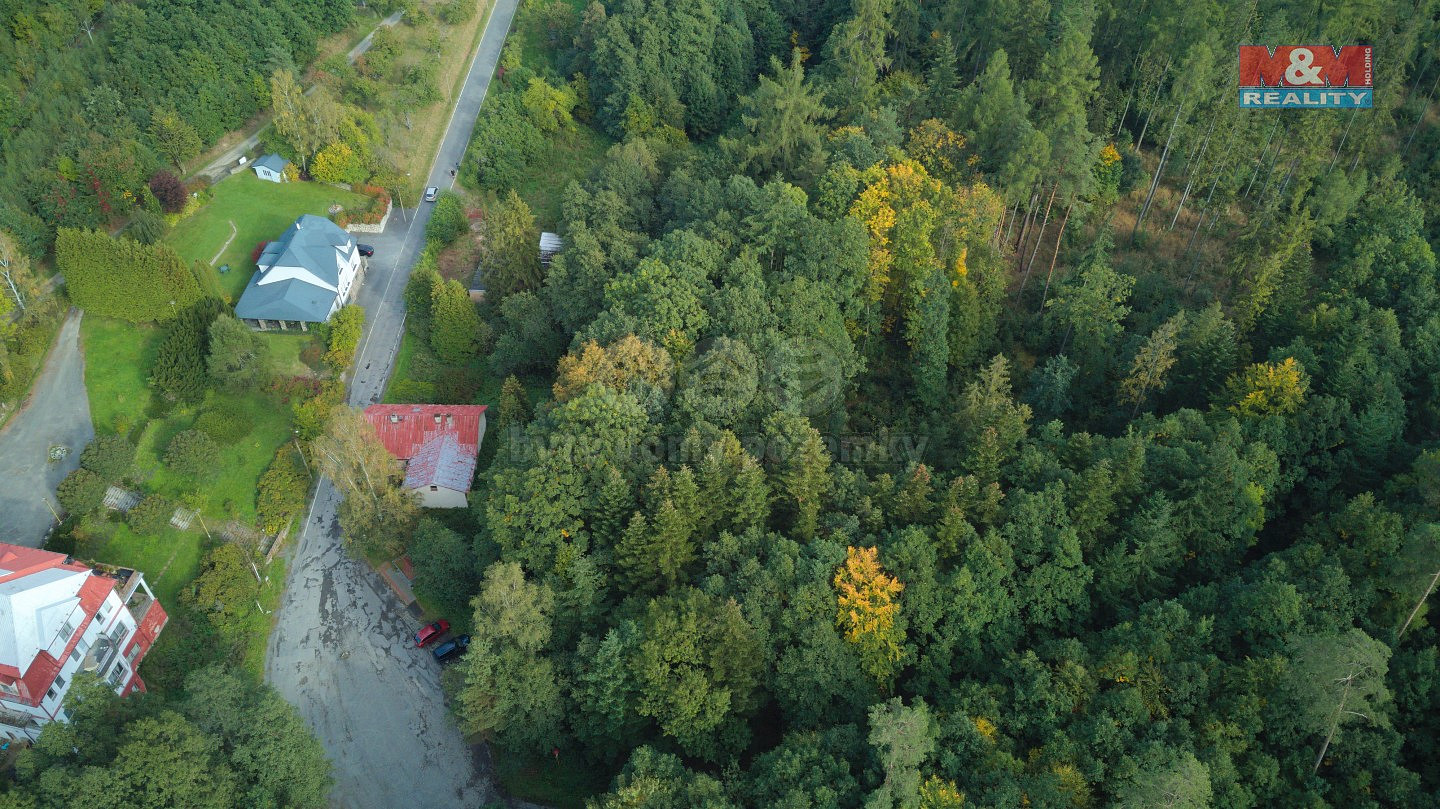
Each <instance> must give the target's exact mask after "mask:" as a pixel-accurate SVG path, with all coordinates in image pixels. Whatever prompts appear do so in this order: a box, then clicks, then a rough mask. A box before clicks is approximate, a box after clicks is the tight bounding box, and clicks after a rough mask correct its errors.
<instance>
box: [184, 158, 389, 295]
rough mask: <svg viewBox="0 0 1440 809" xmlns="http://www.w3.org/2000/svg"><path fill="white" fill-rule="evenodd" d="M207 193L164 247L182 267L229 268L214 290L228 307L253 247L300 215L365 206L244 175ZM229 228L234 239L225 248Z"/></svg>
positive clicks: (361, 200)
mask: <svg viewBox="0 0 1440 809" xmlns="http://www.w3.org/2000/svg"><path fill="white" fill-rule="evenodd" d="M211 191H212V192H213V193H214V194H215V198H214V199H212V200H210V203H209V204H208V205H206V206H205V207H204V208H201V209H200V210H198V211H196V212H195V213H193V214H191V215H190V216H188V217H186V218H184V219H182V220H180V222H178V223H177V224H176V225H175V228H174V229H173V230H172V231H171V232H170V235H169V236H167V237H166V239H165V241H166V242H167V243H168V244H169V245H170V246H171V247H174V248H175V250H176V252H178V253H179V254H180V256H181V257H182V258H184V259H185V260H186V261H187V262H191V261H204V262H209V261H210V260H211V259H212V258H214V257H215V255H216V253H219V254H220V259H219V260H218V261H216V262H215V267H216V269H219V268H220V267H221V266H222V265H225V264H229V265H230V271H229V272H227V273H225V274H223V275H221V276H220V284H221V286H222V287H223V289H224V290H225V293H226V294H227V295H229V296H230V299H231V302H232V303H233V302H234V301H235V300H237V299H239V297H240V293H241V292H243V291H244V290H245V285H246V284H247V283H249V281H250V276H251V274H252V273H254V271H255V263H254V262H253V261H251V260H250V254H251V253H253V252H255V245H257V244H259V243H260V242H268V241H271V240H273V239H275V238H277V237H279V236H280V234H282V233H284V232H285V229H286V228H288V227H290V225H291V224H292V223H293V222H294V221H295V219H296V217H298V216H300V215H301V214H307V213H310V214H315V215H317V216H326V215H328V213H329V208H330V206H331V205H337V204H338V205H340V206H342V207H344V208H351V209H356V208H363V207H365V206H366V205H368V204H369V202H370V200H369V198H367V197H365V196H364V195H362V194H356V193H353V192H351V191H345V190H344V189H340V188H336V187H334V186H330V185H325V184H324V183H301V182H296V183H272V182H268V181H266V180H262V179H260V178H259V177H256V176H255V172H253V171H249V170H246V171H242V172H239V173H237V174H234V175H232V176H230V177H227V178H225V179H224V180H222V181H221V182H219V183H216V184H215V186H214V187H213V188H211ZM231 223H234V226H235V228H234V233H235V238H234V239H233V240H232V241H230V244H229V246H228V247H226V246H225V241H226V240H227V239H230V234H231V227H230V226H231ZM222 247H225V249H224V250H223V251H221V248H222Z"/></svg>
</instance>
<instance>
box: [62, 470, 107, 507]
mask: <svg viewBox="0 0 1440 809" xmlns="http://www.w3.org/2000/svg"><path fill="white" fill-rule="evenodd" d="M106 488H108V487H107V486H106V485H105V481H103V480H101V479H100V476H99V475H97V474H95V473H94V472H91V471H90V470H89V469H86V468H85V467H83V466H82V467H80V468H79V469H76V470H75V471H74V472H71V473H70V474H69V475H67V476H66V477H65V479H64V480H62V481H60V486H59V488H57V489H56V490H55V498H56V499H57V500H59V501H60V505H62V506H64V507H65V510H66V511H68V512H70V513H71V514H74V515H83V514H89V513H90V512H92V511H95V510H96V509H98V508H100V506H101V505H102V504H103V503H104V502H105V489H106Z"/></svg>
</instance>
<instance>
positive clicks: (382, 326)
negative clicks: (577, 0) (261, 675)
mask: <svg viewBox="0 0 1440 809" xmlns="http://www.w3.org/2000/svg"><path fill="white" fill-rule="evenodd" d="M517 2H518V0H498V2H497V3H496V5H495V8H494V10H493V11H492V13H491V17H490V20H489V22H488V23H487V25H486V28H485V32H484V35H483V36H482V37H481V41H480V47H479V50H478V51H477V53H476V56H475V59H474V62H473V64H472V65H471V67H470V72H469V74H468V75H467V76H466V79H465V86H464V88H463V89H462V90H461V93H460V98H459V100H458V101H457V103H456V105H455V111H454V113H453V116H452V118H451V120H450V123H449V126H448V128H447V129H446V131H445V135H444V137H443V138H442V139H441V143H440V149H439V152H438V153H437V154H436V157H435V162H434V164H433V165H432V166H431V169H430V176H429V181H428V182H427V185H437V186H441V187H449V186H450V185H451V179H450V169H451V168H452V167H453V166H455V165H456V164H457V163H459V162H460V159H461V157H462V156H463V155H464V153H465V146H466V144H467V142H468V141H469V138H470V132H471V130H472V129H474V126H475V119H476V117H477V116H478V115H479V112H480V105H481V102H482V101H483V100H484V98H485V92H486V90H487V89H488V88H489V85H490V76H491V74H492V73H493V72H494V70H495V65H496V62H497V61H498V60H499V57H500V46H501V45H502V44H503V43H504V40H505V34H506V32H507V31H509V29H510V21H511V19H512V17H513V16H514V14H515V7H516V4H517ZM429 217H430V207H429V206H428V205H421V206H420V208H419V209H418V210H409V211H404V212H403V216H402V215H401V213H399V212H397V215H395V216H392V217H391V219H390V222H389V225H388V227H387V229H386V232H385V233H383V234H378V235H376V236H374V237H361V238H363V239H364V240H365V241H366V242H367V243H369V244H372V245H373V246H374V247H375V257H374V258H373V259H372V260H371V261H370V266H369V270H368V272H367V275H366V278H365V280H364V283H363V285H362V286H361V288H360V293H359V295H358V301H359V303H360V304H361V305H362V306H364V307H365V312H366V329H365V336H364V337H363V338H362V339H361V343H360V348H359V351H358V352H357V357H356V360H355V372H354V375H353V378H352V379H351V382H350V398H349V401H350V403H351V404H353V405H358V406H363V405H367V404H370V403H372V402H375V401H378V400H379V398H380V396H381V394H382V393H383V391H384V389H385V382H386V380H388V379H389V378H390V373H391V371H392V370H393V367H394V362H395V353H396V349H397V348H398V346H399V343H400V335H401V329H402V328H403V323H404V314H405V313H404V302H403V300H402V293H403V291H404V289H405V281H406V278H408V277H409V274H410V269H411V268H412V267H413V266H414V264H415V259H416V257H417V256H418V254H419V252H420V247H421V244H422V242H423V239H424V233H425V223H426V222H427V221H428V220H429ZM338 504H339V496H338V494H337V493H336V491H335V487H334V486H333V485H331V483H330V481H328V480H322V481H320V485H319V486H318V487H317V490H316V495H315V499H314V500H313V501H312V502H311V504H310V510H309V512H308V513H307V515H306V518H305V524H304V526H303V527H302V528H300V530H299V533H298V536H297V538H296V540H295V542H296V547H295V553H294V558H293V559H292V560H291V563H290V580H289V582H288V585H287V587H286V590H285V598H284V600H283V601H282V602H281V605H280V609H279V610H278V611H277V615H276V619H277V620H276V624H275V630H274V632H273V633H272V634H271V636H270V644H269V649H268V654H267V657H266V678H267V679H268V680H269V681H270V682H271V683H273V684H274V685H275V687H276V688H277V689H278V690H279V691H280V693H281V694H283V695H284V696H285V698H286V699H288V700H290V702H291V703H293V704H294V705H296V706H297V707H298V708H299V709H300V713H301V715H302V716H304V717H305V719H306V721H308V722H309V723H310V725H311V726H312V727H314V728H315V731H316V733H317V734H318V735H319V736H320V739H321V741H322V742H324V744H325V749H326V751H327V752H328V753H329V755H330V758H331V760H332V761H333V762H334V764H335V789H334V792H332V793H331V804H332V805H333V806H336V807H343V809H372V807H373V809H391V807H402V806H404V807H409V806H413V807H456V808H457V809H459V807H480V806H483V805H485V804H486V803H487V802H489V801H491V800H494V799H495V794H496V793H495V789H494V787H493V785H492V784H491V783H490V780H489V778H488V777H487V776H486V775H483V774H482V773H480V772H479V771H478V770H477V768H476V766H475V763H474V756H473V753H472V751H471V750H470V748H469V747H468V746H467V745H466V744H465V740H464V739H463V737H462V736H461V735H460V732H459V730H457V729H456V727H455V724H454V722H453V720H452V719H451V718H450V717H449V716H448V715H447V711H446V708H445V706H444V702H443V695H442V693H441V691H440V667H439V666H438V665H437V664H436V663H435V661H434V660H433V659H432V658H431V656H430V654H429V652H428V651H426V650H423V649H415V648H413V645H412V644H411V643H410V634H411V633H412V632H413V631H414V630H415V629H416V628H417V626H416V623H417V622H416V621H415V620H414V619H413V618H412V617H411V616H410V615H409V613H408V612H407V611H406V610H404V609H403V608H402V607H401V606H400V604H399V602H398V600H396V599H395V597H394V596H393V595H392V594H391V592H390V590H389V588H388V587H387V586H386V585H385V584H384V583H383V582H382V581H381V580H380V578H379V576H377V575H376V574H375V573H374V572H373V571H372V570H371V569H370V568H369V567H368V566H367V565H365V564H364V563H362V562H356V561H354V560H352V559H350V558H349V557H348V556H346V555H345V553H344V551H343V550H342V548H341V537H340V530H339V525H338V522H337V520H336V507H337V505H338Z"/></svg>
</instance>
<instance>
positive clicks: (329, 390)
mask: <svg viewBox="0 0 1440 809" xmlns="http://www.w3.org/2000/svg"><path fill="white" fill-rule="evenodd" d="M344 401H345V384H344V383H343V382H341V381H340V380H338V379H331V380H329V381H327V382H326V383H325V386H324V387H323V388H321V389H320V392H319V393H317V394H315V395H314V396H312V397H311V398H309V399H305V400H304V401H301V402H297V403H295V405H294V411H295V429H296V430H297V431H298V432H299V433H300V438H301V439H302V440H305V441H309V440H311V439H313V438H318V437H319V436H320V435H321V434H323V433H324V432H325V425H326V424H328V423H329V421H330V414H331V413H333V412H335V408H336V407H339V406H340V405H341V404H343V403H344Z"/></svg>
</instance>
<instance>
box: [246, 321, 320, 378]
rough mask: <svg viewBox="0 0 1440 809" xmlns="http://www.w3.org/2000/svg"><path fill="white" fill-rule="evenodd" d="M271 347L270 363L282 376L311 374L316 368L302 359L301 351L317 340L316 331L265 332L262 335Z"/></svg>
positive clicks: (261, 337) (266, 343)
mask: <svg viewBox="0 0 1440 809" xmlns="http://www.w3.org/2000/svg"><path fill="white" fill-rule="evenodd" d="M260 339H262V340H264V341H265V345H267V346H269V348H270V363H271V366H272V367H273V368H274V369H275V373H277V374H281V375H282V376H310V375H312V374H313V373H314V369H313V368H311V367H310V366H308V365H306V364H305V363H304V362H303V361H302V360H301V359H300V352H302V351H304V350H305V347H306V346H308V345H310V344H311V343H312V342H314V340H315V335H314V333H304V332H300V333H297V332H287V333H281V332H274V331H270V332H265V333H264V334H262V335H260Z"/></svg>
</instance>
